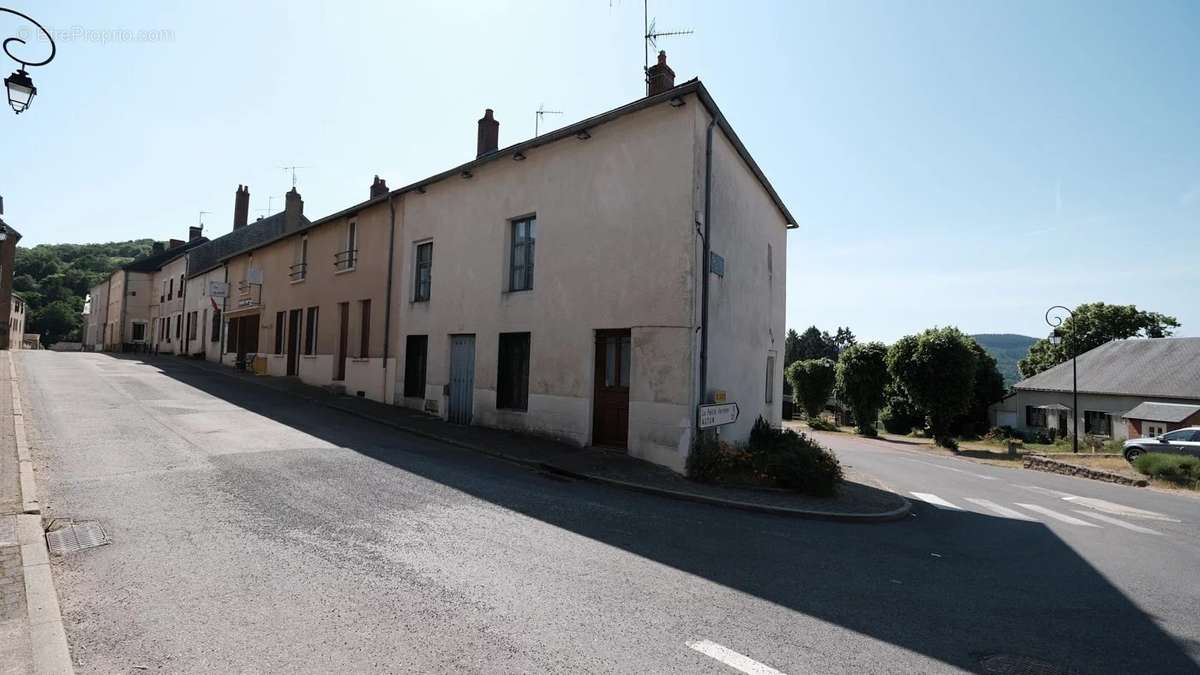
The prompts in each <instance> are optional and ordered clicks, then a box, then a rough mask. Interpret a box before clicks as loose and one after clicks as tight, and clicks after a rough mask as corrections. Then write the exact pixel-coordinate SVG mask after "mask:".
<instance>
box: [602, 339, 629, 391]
mask: <svg viewBox="0 0 1200 675" xmlns="http://www.w3.org/2000/svg"><path fill="white" fill-rule="evenodd" d="M604 349H605V352H606V354H605V359H604V386H606V387H626V388H628V387H629V362H630V353H629V352H630V338H629V337H628V336H621V335H610V336H609V337H606V338H605V339H604Z"/></svg>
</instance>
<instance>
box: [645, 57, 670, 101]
mask: <svg viewBox="0 0 1200 675" xmlns="http://www.w3.org/2000/svg"><path fill="white" fill-rule="evenodd" d="M646 82H647V90H646V95H647V96H655V95H657V94H661V93H663V92H664V91H667V90H668V89H673V88H674V87H675V71H673V70H671V67H670V66H668V65H667V53H666V52H665V51H660V52H659V53H658V63H657V64H655V65H653V66H650V69H649V70H648V71H646Z"/></svg>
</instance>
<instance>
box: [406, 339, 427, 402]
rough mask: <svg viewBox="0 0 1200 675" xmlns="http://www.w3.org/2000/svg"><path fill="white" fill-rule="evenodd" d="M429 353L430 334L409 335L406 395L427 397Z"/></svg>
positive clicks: (407, 342)
mask: <svg viewBox="0 0 1200 675" xmlns="http://www.w3.org/2000/svg"><path fill="white" fill-rule="evenodd" d="M428 354H429V336H428V335H409V336H408V340H407V341H406V343H405V346H404V396H405V397H407V398H425V361H426V359H427V358H428Z"/></svg>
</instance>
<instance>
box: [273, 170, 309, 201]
mask: <svg viewBox="0 0 1200 675" xmlns="http://www.w3.org/2000/svg"><path fill="white" fill-rule="evenodd" d="M279 168H281V169H283V170H284V171H291V172H292V189H295V188H296V169H307V168H309V167H307V166H281V167H279ZM268 208H270V207H269V206H268Z"/></svg>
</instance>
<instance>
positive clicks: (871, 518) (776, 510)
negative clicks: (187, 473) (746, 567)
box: [188, 364, 912, 523]
mask: <svg viewBox="0 0 1200 675" xmlns="http://www.w3.org/2000/svg"><path fill="white" fill-rule="evenodd" d="M188 365H192V366H194V367H196V368H204V366H199V365H196V364H188ZM228 375H230V376H231V377H236V378H237V379H242V380H245V379H246V378H241V377H238V376H237V375H236V374H235V373H228ZM250 381H251V382H254V383H255V384H260V385H261V386H264V387H267V388H269V389H274V390H276V391H283V392H286V393H289V394H292V395H293V396H297V397H300V398H303V399H305V400H308V401H316V402H319V403H321V404H323V405H324V406H325V407H327V408H330V409H332V410H336V411H338V412H341V413H344V414H347V415H351V416H353V417H357V418H359V419H362V420H366V421H369V422H374V423H376V424H381V425H383V426H386V427H390V428H392V429H396V430H397V431H403V432H405V433H409V434H412V435H414V436H420V437H422V438H428V439H430V440H434V441H438V442H440V443H445V444H447V445H453V446H455V447H458V448H462V449H464V450H470V451H472V452H477V453H480V454H484V455H488V456H490V457H495V458H496V459H502V460H504V461H508V462H513V463H515V464H519V465H521V466H525V467H532V468H536V469H541V470H543V471H547V472H550V473H555V474H559V475H562V476H566V477H569V478H574V479H576V480H586V481H591V482H594V483H600V484H603V485H608V486H611V487H615V488H620V489H624V490H631V491H634V492H642V493H646V494H654V495H659V496H661V497H668V498H671V499H679V500H683V501H690V502H698V503H702V504H709V505H713V506H723V507H726V508H733V509H739V510H742V511H752V512H756V513H770V514H774V515H782V516H792V517H795V518H806V519H811V520H828V521H836V522H851V523H885V522H893V521H897V520H902V519H903V518H905V517H907V516H908V514H909V513H910V512H911V511H912V502H911V501H909V500H908V498H906V497H904V496H903V495H899V494H897V495H896V496H897V497H899V498H900V500H901V501H902V504H901V506H899V507H898V508H895V509H892V510H890V511H884V512H879V513H849V512H839V511H814V510H808V509H793V508H788V507H783V506H770V505H767V504H755V503H753V502H743V501H737V500H732V499H721V498H718V497H709V496H706V495H700V494H694V493H690V492H682V491H679V490H668V489H665V488H660V487H655V486H653V485H644V484H641V483H632V482H629V481H622V480H616V479H613V478H606V477H604V476H597V475H594V474H588V473H580V472H576V471H571V470H569V469H565V468H563V467H560V466H557V465H556V464H554V463H553V462H546V461H542V460H532V459H527V458H525V457H518V456H515V455H509V454H507V453H503V452H499V451H496V450H492V449H490V448H487V447H484V446H481V445H477V444H474V443H466V442H463V441H460V440H458V439H456V438H453V437H450V436H444V435H441V434H435V433H431V432H429V431H426V430H424V429H419V428H416V427H411V426H408V425H404V424H399V423H397V422H394V421H392V420H388V419H384V418H381V417H376V416H375V415H370V414H367V413H363V412H359V411H357V410H353V409H351V408H347V407H344V406H340V405H338V404H337V402H336V401H321V400H319V399H316V398H312V397H309V396H304V395H302V394H297V393H295V392H291V391H288V390H286V389H281V388H279V387H272V386H271V385H269V384H267V383H265V382H255V381H254V380H250ZM889 492H891V491H890V490H889Z"/></svg>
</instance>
